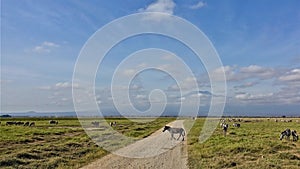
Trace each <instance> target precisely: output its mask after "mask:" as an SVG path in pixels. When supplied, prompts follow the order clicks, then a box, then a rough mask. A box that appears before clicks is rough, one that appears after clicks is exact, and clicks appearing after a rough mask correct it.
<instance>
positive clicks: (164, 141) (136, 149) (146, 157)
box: [82, 120, 188, 169]
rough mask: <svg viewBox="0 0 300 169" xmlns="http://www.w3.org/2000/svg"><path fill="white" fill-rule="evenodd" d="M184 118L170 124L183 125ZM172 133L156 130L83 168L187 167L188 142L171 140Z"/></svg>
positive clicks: (185, 168)
mask: <svg viewBox="0 0 300 169" xmlns="http://www.w3.org/2000/svg"><path fill="white" fill-rule="evenodd" d="M183 121H184V120H177V121H174V122H172V123H170V124H168V125H170V126H172V127H183ZM170 138H171V136H170V133H168V132H164V133H163V132H162V129H161V130H158V131H156V132H155V133H154V134H152V135H151V136H149V137H147V138H145V139H143V140H140V141H137V142H135V143H133V144H131V145H128V146H126V147H124V148H121V149H119V150H117V151H115V152H113V153H112V154H109V155H107V156H105V157H103V158H101V159H99V160H97V161H95V162H93V163H91V164H89V165H87V166H85V167H83V168H82V169H98V168H99V169H100V168H101V169H115V168H118V169H136V168H159V169H162V168H163V169H169V168H172V169H187V168H188V167H187V149H186V142H185V141H184V142H182V141H177V140H171V139H170Z"/></svg>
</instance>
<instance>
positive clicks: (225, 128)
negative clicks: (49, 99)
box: [0, 119, 299, 141]
mask: <svg viewBox="0 0 300 169" xmlns="http://www.w3.org/2000/svg"><path fill="white" fill-rule="evenodd" d="M268 120H269V119H268ZM226 121H228V122H234V123H233V124H232V126H233V127H236V128H240V127H241V123H240V122H242V121H243V120H242V119H227V120H226V119H221V120H220V127H221V128H222V129H223V133H224V136H226V134H227V131H228V128H229V124H228V123H227V122H226ZM280 121H281V122H292V120H280ZM244 122H248V121H244ZM275 122H279V120H277V119H275ZM296 122H297V123H298V122H299V121H298V120H296ZM49 124H53V125H57V124H58V121H56V120H50V121H49ZM0 125H1V122H0ZM5 125H6V126H11V125H16V126H29V127H33V126H35V122H29V121H27V122H22V121H7V122H6V124H5ZM91 125H93V126H95V127H99V122H96V121H95V122H91ZM109 125H110V126H116V125H117V122H115V121H114V122H110V123H109ZM166 130H168V131H169V132H170V133H171V135H172V138H173V134H175V133H179V134H180V135H179V137H180V136H182V137H183V140H184V135H185V134H184V133H183V132H184V130H183V131H182V129H177V128H171V127H169V126H165V128H164V130H163V131H166ZM290 136H292V140H293V141H298V140H299V136H298V134H297V131H296V130H291V129H289V128H287V129H285V130H284V131H283V132H281V134H280V138H279V139H280V140H282V139H283V138H286V139H287V140H289V139H290ZM179 137H178V139H179Z"/></svg>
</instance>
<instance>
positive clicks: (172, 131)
mask: <svg viewBox="0 0 300 169" xmlns="http://www.w3.org/2000/svg"><path fill="white" fill-rule="evenodd" d="M166 130H167V131H169V132H170V134H171V140H172V139H175V137H174V134H178V133H179V136H178V138H177V140H179V138H180V137H181V136H182V141H184V136H185V131H184V129H183V128H172V127H170V126H165V127H164V129H163V132H165V131H166Z"/></svg>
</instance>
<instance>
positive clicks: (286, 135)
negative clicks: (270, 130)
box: [280, 129, 291, 140]
mask: <svg viewBox="0 0 300 169" xmlns="http://www.w3.org/2000/svg"><path fill="white" fill-rule="evenodd" d="M290 136H291V130H290V129H285V130H284V131H283V132H281V134H280V140H282V139H283V138H284V137H286V139H288V140H289V139H290Z"/></svg>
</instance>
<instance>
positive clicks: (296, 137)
mask: <svg viewBox="0 0 300 169" xmlns="http://www.w3.org/2000/svg"><path fill="white" fill-rule="evenodd" d="M291 134H292V136H293V141H297V140H298V139H299V137H298V134H297V132H296V130H292V131H291Z"/></svg>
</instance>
